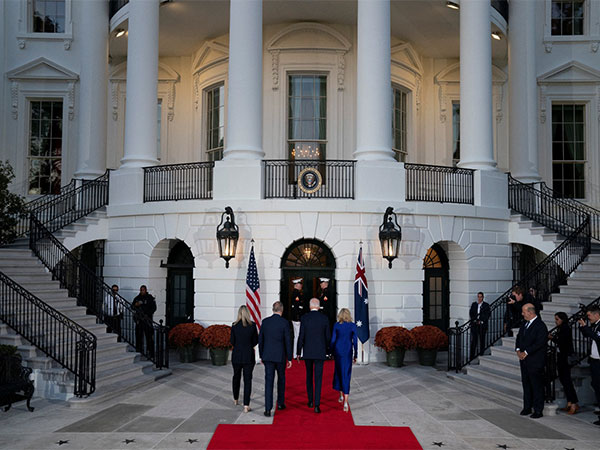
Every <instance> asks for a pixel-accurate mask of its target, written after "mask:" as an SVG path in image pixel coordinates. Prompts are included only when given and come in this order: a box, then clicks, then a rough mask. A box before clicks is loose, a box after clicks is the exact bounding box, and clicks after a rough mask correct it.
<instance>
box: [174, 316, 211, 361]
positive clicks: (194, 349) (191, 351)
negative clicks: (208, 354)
mask: <svg viewBox="0 0 600 450" xmlns="http://www.w3.org/2000/svg"><path fill="white" fill-rule="evenodd" d="M203 333H204V327H203V326H202V325H200V324H198V323H180V324H179V325H176V326H174V327H173V328H172V329H171V331H169V343H170V344H171V345H174V346H175V347H177V349H178V350H179V360H180V361H181V362H194V361H198V346H199V344H200V337H201V336H202V334H203Z"/></svg>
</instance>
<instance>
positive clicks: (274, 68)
mask: <svg viewBox="0 0 600 450" xmlns="http://www.w3.org/2000/svg"><path fill="white" fill-rule="evenodd" d="M279 52H280V51H279V50H273V51H272V52H271V75H272V76H273V90H274V91H276V90H277V89H279Z"/></svg>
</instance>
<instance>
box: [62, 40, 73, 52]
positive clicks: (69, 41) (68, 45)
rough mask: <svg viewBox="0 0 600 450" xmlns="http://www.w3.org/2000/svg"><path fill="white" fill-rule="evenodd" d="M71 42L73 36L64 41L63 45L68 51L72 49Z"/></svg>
mask: <svg viewBox="0 0 600 450" xmlns="http://www.w3.org/2000/svg"><path fill="white" fill-rule="evenodd" d="M71 42H73V38H67V39H65V40H64V41H63V47H64V48H65V50H66V51H69V50H71Z"/></svg>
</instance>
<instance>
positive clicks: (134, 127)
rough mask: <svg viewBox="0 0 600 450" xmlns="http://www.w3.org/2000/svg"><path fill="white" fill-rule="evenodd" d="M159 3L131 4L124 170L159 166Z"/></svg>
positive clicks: (137, 1)
mask: <svg viewBox="0 0 600 450" xmlns="http://www.w3.org/2000/svg"><path fill="white" fill-rule="evenodd" d="M158 1H159V0H130V2H129V32H128V42H127V87H126V89H127V94H126V95H127V99H126V112H125V155H124V156H123V159H122V160H121V163H122V166H121V167H123V168H135V167H143V166H149V165H153V164H157V163H158V161H157V159H156V145H157V144H156V139H157V126H158V124H157V114H158V107H157V98H158V97H157V89H158V7H159V3H158Z"/></svg>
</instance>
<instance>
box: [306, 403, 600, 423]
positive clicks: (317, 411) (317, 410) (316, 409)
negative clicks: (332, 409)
mask: <svg viewBox="0 0 600 450" xmlns="http://www.w3.org/2000/svg"><path fill="white" fill-rule="evenodd" d="M315 412H316V413H320V412H321V408H319V405H317V406H315ZM599 422H600V421H599Z"/></svg>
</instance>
